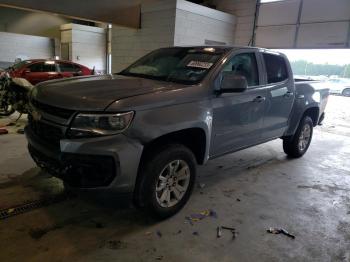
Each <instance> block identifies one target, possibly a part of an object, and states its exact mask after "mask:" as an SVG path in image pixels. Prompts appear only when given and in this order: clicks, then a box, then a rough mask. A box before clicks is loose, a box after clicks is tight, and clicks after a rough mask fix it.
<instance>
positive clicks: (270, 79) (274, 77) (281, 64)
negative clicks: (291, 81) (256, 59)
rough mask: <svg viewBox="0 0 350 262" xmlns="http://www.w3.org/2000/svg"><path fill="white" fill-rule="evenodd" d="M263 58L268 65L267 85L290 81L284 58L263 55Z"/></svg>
mask: <svg viewBox="0 0 350 262" xmlns="http://www.w3.org/2000/svg"><path fill="white" fill-rule="evenodd" d="M263 57H264V61H265V65H266V73H267V83H269V84H272V83H278V82H282V81H284V80H286V79H288V72H287V66H286V62H285V60H284V58H283V57H282V56H278V55H272V54H263Z"/></svg>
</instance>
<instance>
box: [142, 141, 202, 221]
mask: <svg viewBox="0 0 350 262" xmlns="http://www.w3.org/2000/svg"><path fill="white" fill-rule="evenodd" d="M145 162H146V163H145V164H144V165H143V166H142V167H141V169H142V170H141V173H140V175H141V179H140V182H139V185H138V191H139V193H140V196H139V200H141V201H142V202H143V206H144V207H145V209H146V211H148V212H150V213H151V215H153V216H156V217H157V218H160V219H164V218H167V217H170V216H172V215H174V214H175V213H177V212H178V211H179V210H180V209H181V208H182V207H183V206H184V205H185V204H186V202H187V201H188V199H189V197H190V195H191V193H192V190H193V186H194V183H195V177H196V160H195V157H194V155H193V153H192V151H191V150H189V149H188V148H187V147H185V146H183V145H178V144H173V145H168V146H165V147H163V148H162V149H160V150H158V151H156V152H155V153H153V154H152V156H150V157H149V158H148V159H147V160H146V161H145ZM138 204H139V205H140V203H138ZM141 205H142V204H141Z"/></svg>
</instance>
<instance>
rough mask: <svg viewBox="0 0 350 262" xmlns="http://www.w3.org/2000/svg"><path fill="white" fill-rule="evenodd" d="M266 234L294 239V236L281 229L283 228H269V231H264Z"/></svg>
mask: <svg viewBox="0 0 350 262" xmlns="http://www.w3.org/2000/svg"><path fill="white" fill-rule="evenodd" d="M266 231H267V232H268V233H270V234H283V235H285V236H287V237H290V238H292V239H295V236H294V235H292V234H291V233H289V232H288V231H287V230H285V229H283V228H273V227H270V228H269V229H267V230H266Z"/></svg>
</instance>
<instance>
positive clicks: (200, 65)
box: [187, 61, 213, 69]
mask: <svg viewBox="0 0 350 262" xmlns="http://www.w3.org/2000/svg"><path fill="white" fill-rule="evenodd" d="M212 65H213V63H209V62H202V61H191V62H189V63H188V64H187V66H188V67H197V68H204V69H209V68H210V67H211V66H212Z"/></svg>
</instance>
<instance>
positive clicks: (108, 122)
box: [68, 111, 134, 137]
mask: <svg viewBox="0 0 350 262" xmlns="http://www.w3.org/2000/svg"><path fill="white" fill-rule="evenodd" d="M133 116H134V112H133V111H130V112H127V113H119V114H84V113H82V114H78V115H77V116H76V117H75V118H74V120H73V123H72V125H71V128H70V129H69V132H68V135H69V136H70V137H87V136H103V135H114V134H118V133H121V132H123V131H124V130H125V129H127V128H128V127H129V125H130V123H131V120H132V118H133Z"/></svg>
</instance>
